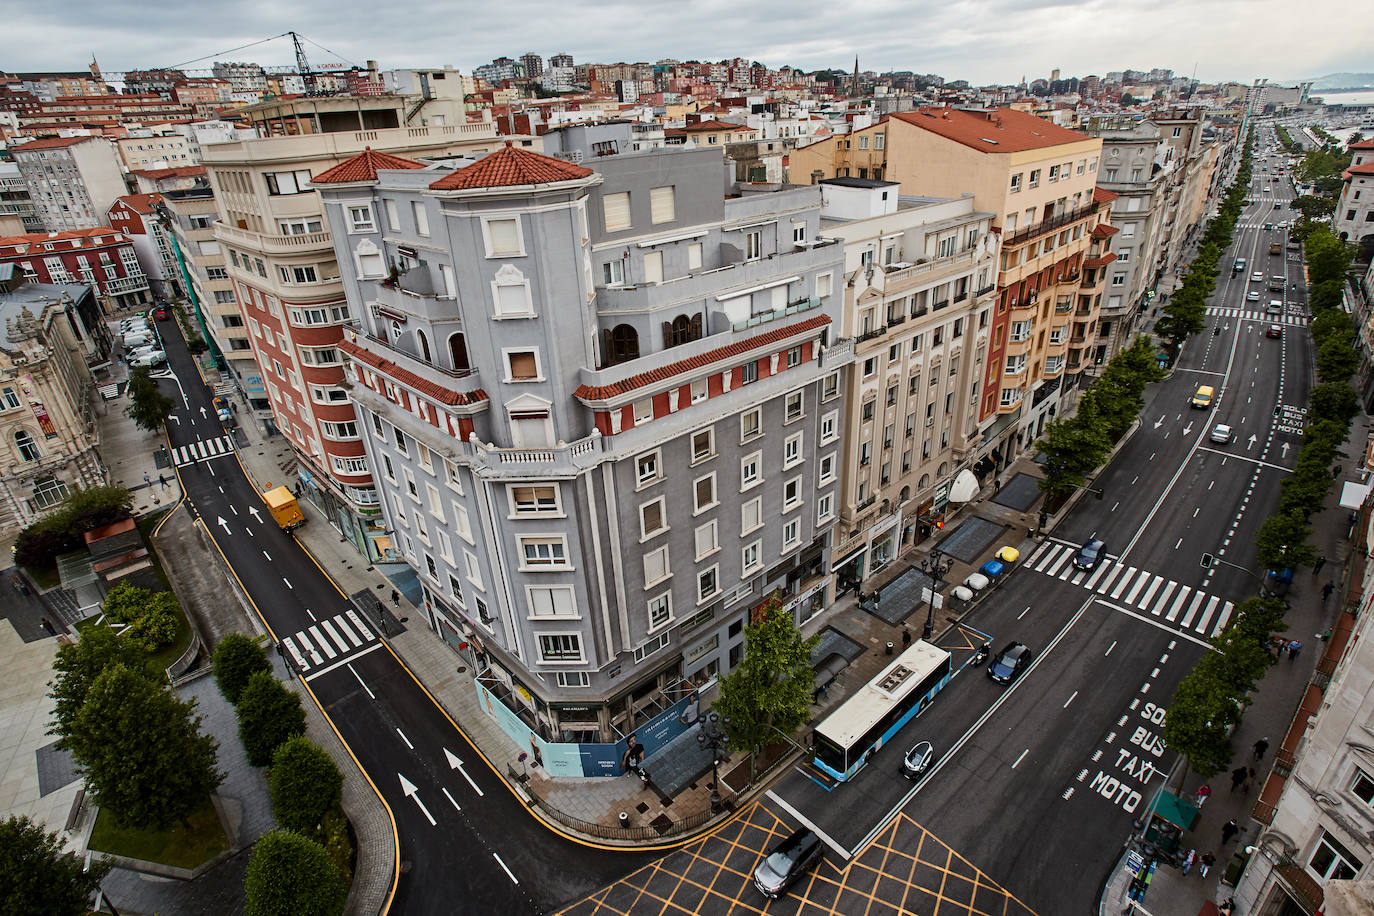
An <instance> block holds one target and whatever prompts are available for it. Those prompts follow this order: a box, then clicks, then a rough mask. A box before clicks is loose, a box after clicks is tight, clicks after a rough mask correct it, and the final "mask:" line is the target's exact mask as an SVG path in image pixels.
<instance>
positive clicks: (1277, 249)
mask: <svg viewBox="0 0 1374 916" xmlns="http://www.w3.org/2000/svg"><path fill="white" fill-rule="evenodd" d="M1269 253H1270V254H1283V244H1282V243H1280V242H1270V243H1269Z"/></svg>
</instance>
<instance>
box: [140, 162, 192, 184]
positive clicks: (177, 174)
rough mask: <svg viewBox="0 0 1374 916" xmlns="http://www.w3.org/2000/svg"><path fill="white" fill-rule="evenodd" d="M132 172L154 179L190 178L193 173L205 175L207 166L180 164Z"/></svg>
mask: <svg viewBox="0 0 1374 916" xmlns="http://www.w3.org/2000/svg"><path fill="white" fill-rule="evenodd" d="M132 173H133V174H135V175H142V176H143V177H144V178H151V179H152V180H153V181H157V180H158V179H160V178H189V177H190V176H192V175H204V174H205V166H203V165H179V166H176V167H175V168H170V169H133V170H132Z"/></svg>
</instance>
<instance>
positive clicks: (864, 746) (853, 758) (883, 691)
mask: <svg viewBox="0 0 1374 916" xmlns="http://www.w3.org/2000/svg"><path fill="white" fill-rule="evenodd" d="M952 673H953V665H952V664H951V661H950V655H949V653H948V652H946V651H945V650H944V649H941V648H940V647H939V646H933V645H931V644H930V643H928V642H926V641H925V640H923V639H918V640H916V642H914V643H913V644H912V645H911V646H910V648H908V649H906V650H905V651H904V652H902V654H901V655H899V656H897V658H896V659H895V660H894V661H893V662H892V664H890V665H888V666H887V667H886V668H884V669H883V670H882V671H881V672H880V673H879V674H878V676H877V677H875V678H874V679H873V680H871V681H869V682H868V683H867V684H865V685H864V687H863V689H862V690H860V691H859V692H858V693H856V694H854V696H852V697H850V698H849V699H847V700H845V701H844V703H843V704H841V705H840V708H839V709H837V710H835V711H834V712H832V713H831V714H830V715H829V716H827V717H826V718H825V721H823V722H822V723H821V724H820V725H818V726H816V730H815V732H814V733H813V735H812V745H813V749H814V751H815V761H814V762H815V765H816V768H817V769H819V770H820V771H821V772H823V773H825V774H827V775H828V776H830V777H832V778H833V779H835V780H837V781H839V782H845V781H846V780H849V779H851V778H853V776H854V774H855V773H857V772H858V771H859V770H860V769H862V768H863V765H864V764H865V763H866V762H868V757H869V755H870V754H871V753H873V752H875V751H877V750H878V748H880V747H882V746H883V745H885V744H887V742H888V741H890V740H892V737H893V736H894V735H896V734H897V732H899V731H901V729H902V726H903V725H906V724H907V723H908V722H910V721H911V720H912V719H914V718H916V717H917V716H919V715H920V714H921V713H923V712H925V709H926V707H927V706H929V705H930V701H931V700H933V699H935V694H937V693H939V692H940V690H941V689H942V688H943V687H944V686H945V685H946V684H948V683H949V679H950V676H951V674H952Z"/></svg>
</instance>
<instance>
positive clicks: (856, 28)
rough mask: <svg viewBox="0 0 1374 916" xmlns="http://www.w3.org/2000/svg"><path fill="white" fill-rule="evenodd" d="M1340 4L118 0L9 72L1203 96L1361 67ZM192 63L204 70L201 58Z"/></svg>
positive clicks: (34, 16)
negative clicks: (494, 75)
mask: <svg viewBox="0 0 1374 916" xmlns="http://www.w3.org/2000/svg"><path fill="white" fill-rule="evenodd" d="M1359 7H1360V5H1359V4H1351V3H1349V2H1347V0H1302V2H1297V0H1151V2H1148V3H1147V2H1144V0H1135V2H1121V0H1113V2H1109V0H1063V2H1053V0H905V2H899V0H846V2H835V0H791V2H786V3H784V2H779V0H766V2H755V3H743V2H739V0H731V2H726V0H687V2H681V0H675V2H661V0H636V2H628V0H606V2H599V3H587V4H579V3H572V2H568V0H563V2H550V0H500V2H485V3H452V2H449V3H443V2H438V0H407V2H404V3H394V4H393V3H376V2H369V3H357V2H349V0H342V2H340V0H286V2H280V0H279V2H268V0H215V2H205V0H199V2H197V0H192V2H189V3H168V4H155V5H149V4H147V3H144V2H129V0H113V2H112V0H68V2H66V3H61V4H47V3H13V4H10V5H9V8H8V9H7V11H6V13H5V16H4V25H5V32H6V38H7V39H8V40H7V41H6V43H5V55H4V59H3V60H2V61H0V67H2V68H4V69H7V70H11V71H16V70H17V71H25V70H80V69H84V68H85V66H86V65H87V64H88V63H89V62H90V59H91V55H92V54H95V55H96V56H97V58H98V59H99V61H100V65H101V67H102V69H104V70H105V71H107V72H111V71H122V70H126V69H134V68H143V67H156V66H170V65H174V64H179V63H182V62H183V61H189V60H193V59H196V58H200V57H204V56H219V57H220V58H221V59H237V60H255V61H257V62H258V63H261V64H264V65H267V66H271V65H277V64H292V63H294V58H293V56H292V50H291V44H290V42H289V40H287V39H279V40H276V41H270V42H268V43H266V44H263V45H259V46H257V47H254V48H249V49H246V50H243V51H238V52H235V53H234V54H232V55H225V54H223V52H225V51H228V50H229V49H231V48H234V47H236V46H239V45H245V44H248V43H250V42H255V41H258V40H260V39H263V38H267V37H269V36H272V35H277V34H280V33H281V32H282V31H283V30H285V29H288V28H293V29H295V30H296V31H298V32H300V33H301V34H302V35H304V36H305V37H306V38H308V39H310V40H311V41H314V42H318V43H319V45H321V46H323V47H325V48H328V49H329V50H330V51H332V52H334V54H327V53H325V52H324V51H321V50H320V48H319V47H316V46H314V45H310V44H307V46H306V50H307V55H308V56H309V57H310V60H311V62H312V63H316V62H318V63H325V62H332V61H334V60H342V61H343V62H345V63H357V64H362V63H363V62H364V61H366V60H368V59H373V60H376V61H378V62H379V63H380V65H381V66H382V68H383V69H387V68H393V67H397V68H399V67H437V66H441V65H444V64H452V65H454V66H456V67H458V68H459V69H461V70H463V71H471V70H472V68H473V67H474V66H477V65H480V64H483V63H486V62H488V61H490V60H491V59H492V58H493V57H498V56H500V55H503V54H505V55H509V56H511V57H518V56H519V55H520V54H521V53H522V52H524V51H529V50H533V51H535V52H537V53H539V54H542V55H543V56H544V57H545V58H546V59H547V58H548V56H549V55H550V54H553V53H556V52H559V51H566V52H568V53H569V54H571V55H572V56H573V58H574V60H576V61H577V62H583V61H590V62H600V63H612V62H616V61H621V60H624V61H654V60H658V59H660V58H664V57H672V58H676V59H679V60H692V59H697V60H708V59H710V60H718V59H721V58H729V57H736V56H738V57H748V58H751V59H754V60H759V61H762V62H763V63H765V64H767V65H768V66H770V67H780V66H782V65H784V64H790V65H792V66H796V67H801V68H803V69H807V70H813V69H819V68H822V67H837V68H840V69H844V70H849V69H851V68H852V67H853V65H854V56H855V55H856V54H857V55H858V56H859V63H860V66H861V67H862V68H863V69H865V70H878V71H881V70H914V71H916V72H918V73H938V74H940V75H942V76H944V77H945V78H947V79H951V80H952V79H967V80H969V81H970V82H972V83H974V84H983V83H1014V82H1017V81H1019V80H1020V78H1021V77H1022V76H1023V75H1024V76H1025V77H1026V78H1027V79H1035V78H1036V77H1040V76H1044V77H1048V75H1049V73H1050V71H1051V70H1052V69H1053V68H1055V67H1058V68H1059V69H1060V70H1061V71H1062V74H1063V75H1064V76H1086V75H1087V74H1089V73H1096V74H1098V75H1102V74H1104V73H1106V72H1107V71H1109V70H1122V69H1126V68H1133V69H1143V70H1148V69H1150V68H1152V67H1168V68H1171V69H1173V70H1174V72H1175V73H1176V74H1179V75H1188V74H1191V73H1193V72H1194V68H1195V67H1196V73H1197V76H1198V78H1199V79H1201V80H1203V81H1204V82H1211V81H1216V80H1228V79H1229V80H1240V81H1249V80H1252V79H1254V78H1255V77H1260V76H1263V77H1268V78H1270V79H1273V80H1279V81H1284V80H1295V79H1299V78H1310V77H1314V76H1321V75H1324V74H1327V73H1333V72H1339V71H1366V70H1374V19H1372V18H1371V17H1369V16H1368V15H1365V14H1360V13H1358V12H1357V10H1358V9H1359ZM193 66H203V67H208V66H209V60H208V59H207V61H206V62H205V63H202V64H196V65H193Z"/></svg>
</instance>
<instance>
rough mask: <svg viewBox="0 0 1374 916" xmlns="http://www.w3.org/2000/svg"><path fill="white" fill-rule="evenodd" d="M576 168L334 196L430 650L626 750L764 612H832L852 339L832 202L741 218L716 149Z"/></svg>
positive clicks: (511, 161) (501, 157)
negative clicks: (843, 312)
mask: <svg viewBox="0 0 1374 916" xmlns="http://www.w3.org/2000/svg"><path fill="white" fill-rule="evenodd" d="M585 161H586V162H587V163H590V164H594V165H595V168H596V170H595V171H593V170H592V169H591V168H587V167H585V166H583V165H577V164H574V163H570V162H566V161H563V160H558V159H553V158H550V157H547V156H542V155H539V154H536V153H533V152H530V151H526V150H523V149H520V148H519V147H515V146H510V145H507V146H506V147H504V148H503V149H500V150H498V151H497V152H495V153H492V154H490V155H488V156H486V157H484V158H481V159H478V160H477V161H476V162H474V163H473V164H471V165H466V166H464V167H462V168H458V169H454V170H449V171H436V170H435V169H433V168H431V169H421V168H419V167H418V165H419V164H418V163H410V164H409V165H406V164H404V163H401V164H397V163H393V168H391V169H382V170H378V171H375V172H373V173H372V174H373V175H375V178H373V177H371V176H366V178H365V180H362V179H360V180H356V181H334V182H332V183H329V184H325V183H320V184H319V185H318V186H319V187H320V189H321V193H322V196H323V197H324V198H325V201H326V210H327V212H328V214H329V222H330V228H331V230H332V231H333V233H334V237H335V239H336V245H337V249H338V260H339V263H340V265H341V272H342V273H343V275H344V283H345V287H346V289H347V290H348V301H349V304H350V312H351V314H353V315H354V318H353V319H352V325H351V327H350V329H349V331H348V334H347V337H346V339H345V341H344V342H343V343H342V344H341V345H340V350H341V351H342V352H343V353H344V354H345V355H346V357H347V359H348V365H347V367H346V372H347V381H346V385H347V388H348V392H349V397H350V399H351V400H352V402H353V403H354V404H355V405H356V406H357V410H358V422H357V428H356V436H357V438H358V439H359V440H361V443H360V444H362V445H364V446H365V448H366V453H367V455H366V460H367V464H368V467H369V469H370V470H371V472H372V473H373V475H374V478H375V480H376V481H377V485H378V488H379V497H380V500H381V505H382V507H383V512H384V514H385V517H386V525H387V532H388V537H390V538H391V539H392V544H393V546H394V548H395V549H396V550H397V552H399V553H400V554H401V555H402V556H404V557H405V558H406V560H407V562H409V563H410V564H411V565H412V566H413V567H414V569H415V571H416V574H417V576H418V578H419V581H420V584H421V586H422V587H423V593H424V605H425V613H426V615H427V617H428V618H429V623H430V625H431V627H432V628H433V629H434V630H435V632H436V633H437V634H438V635H439V636H441V637H443V638H444V639H446V640H447V641H448V642H449V643H450V644H451V645H453V646H454V647H455V648H462V647H467V648H468V649H473V648H475V649H476V651H477V655H476V656H472V657H474V658H476V659H477V661H478V663H479V664H480V665H484V666H486V670H485V671H484V673H483V675H482V678H483V683H484V684H485V685H487V686H488V687H489V688H490V689H491V690H492V691H493V692H494V693H495V694H497V695H498V696H500V697H501V698H502V699H503V700H504V701H505V702H507V703H508V704H509V705H510V706H511V708H512V709H513V710H515V711H516V712H517V713H518V714H519V715H520V716H521V718H522V719H523V720H525V721H526V722H527V723H528V724H529V725H530V727H532V728H534V729H535V730H536V731H538V732H539V733H540V734H541V735H542V736H544V737H545V738H546V739H550V740H562V741H614V740H616V737H617V736H620V735H624V734H627V733H628V732H630V731H633V729H634V728H635V727H636V725H637V724H639V723H641V722H642V721H643V719H644V717H645V716H646V715H647V713H646V709H647V708H650V707H652V708H658V707H657V706H656V705H655V704H656V702H657V700H658V698H659V697H660V695H661V692H662V691H665V690H668V689H669V688H670V687H671V686H673V685H678V684H682V683H683V682H684V681H689V682H691V683H692V684H696V685H703V684H707V683H709V682H710V681H711V679H712V678H713V677H714V676H715V675H716V674H718V673H720V672H724V671H727V670H729V669H730V668H732V667H733V666H734V665H735V664H737V663H738V661H739V659H740V658H741V657H742V654H743V651H744V645H743V631H744V627H745V625H746V624H747V623H748V622H749V620H750V618H751V615H752V614H754V613H756V612H757V610H758V609H759V608H760V607H761V606H762V604H763V603H764V602H765V601H766V600H767V599H768V598H769V597H770V596H773V595H777V596H778V597H780V598H781V599H782V601H783V603H784V606H785V607H787V608H788V609H789V611H790V612H791V613H793V614H794V615H795V616H796V617H797V619H799V620H806V619H809V618H810V617H812V616H814V615H815V614H816V613H818V612H819V610H820V609H822V608H823V607H825V606H826V604H828V602H829V600H830V597H831V580H832V577H831V576H830V575H829V573H828V570H829V561H830V547H829V539H830V530H831V527H832V526H833V524H834V520H835V517H836V512H837V492H836V488H837V484H838V479H839V476H838V475H839V462H840V456H839V449H840V444H841V443H840V438H841V428H842V423H843V415H844V407H843V405H844V403H845V392H844V387H843V386H844V379H843V370H844V366H845V364H846V363H847V361H848V359H849V356H850V354H851V352H852V345H851V344H850V343H849V342H847V341H840V340H837V339H836V338H835V336H834V335H835V324H836V320H837V318H838V315H839V306H838V303H839V301H840V299H839V296H840V284H841V282H842V275H841V269H842V261H841V248H840V246H839V245H838V244H837V243H834V242H821V241H819V228H820V194H819V191H818V189H815V188H790V187H772V188H770V189H769V190H767V191H760V192H759V193H741V192H740V191H738V190H737V191H736V192H735V194H733V195H732V196H730V197H729V198H727V196H726V194H725V193H723V189H724V188H725V187H726V184H725V182H724V180H723V179H724V169H725V163H724V161H723V159H722V156H721V153H720V151H719V150H707V149H701V150H691V149H689V150H667V149H665V150H652V151H646V152H642V153H630V154H625V155H619V156H606V157H602V158H596V159H593V158H591V157H587V158H586V159H585ZM364 174H365V173H364ZM324 177H328V176H322V178H324ZM798 239H800V240H801V241H802V244H798ZM388 265H391V266H392V267H394V269H389V268H388Z"/></svg>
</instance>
